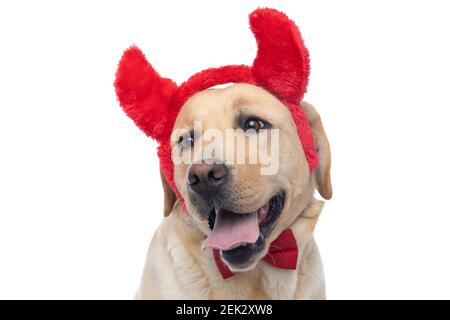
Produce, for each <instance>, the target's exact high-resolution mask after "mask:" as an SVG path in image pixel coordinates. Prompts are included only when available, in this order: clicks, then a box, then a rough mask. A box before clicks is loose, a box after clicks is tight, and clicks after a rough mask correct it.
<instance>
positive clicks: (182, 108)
mask: <svg viewBox="0 0 450 320" xmlns="http://www.w3.org/2000/svg"><path fill="white" fill-rule="evenodd" d="M250 26H251V29H252V31H253V33H254V35H255V37H256V40H257V43H258V53H257V56H256V58H255V60H254V63H253V65H252V66H251V67H248V66H226V67H221V68H216V69H207V70H205V71H202V72H200V73H198V74H196V75H194V76H192V77H191V78H190V79H189V80H188V81H186V82H185V83H183V84H181V85H180V86H177V85H176V84H175V83H174V82H173V81H171V80H170V79H167V78H163V77H161V76H160V75H159V74H158V73H157V72H156V71H155V70H154V69H153V67H152V66H151V65H150V64H149V63H148V62H147V60H146V59H145V57H144V55H143V54H142V52H141V51H140V50H139V49H138V48H137V47H131V48H130V49H128V50H127V51H126V52H125V53H124V55H123V57H122V60H121V62H120V63H119V68H118V71H117V76H116V81H115V87H116V92H117V95H118V98H119V101H120V103H121V105H122V107H123V108H124V110H125V112H126V113H127V114H128V115H129V116H130V117H131V118H132V119H133V120H134V121H135V123H136V124H137V125H138V127H139V128H141V129H142V130H143V131H144V132H145V133H146V134H147V135H148V136H150V137H152V138H154V139H156V140H157V141H158V142H159V144H160V147H159V150H158V155H159V158H160V161H161V172H162V175H161V176H162V180H163V187H164V191H165V210H164V212H165V215H168V214H169V213H170V211H171V209H172V206H173V204H174V202H175V201H176V199H178V200H180V201H181V202H182V203H183V204H184V206H185V208H186V209H187V211H188V212H189V214H191V215H192V216H193V217H194V219H196V220H197V221H198V222H199V226H200V228H201V229H202V230H203V231H204V232H205V234H206V235H208V239H207V240H206V242H205V244H204V245H205V246H208V247H213V248H217V249H220V250H221V252H222V258H223V260H224V261H225V263H227V265H228V266H229V267H230V269H231V270H233V271H242V270H246V269H249V268H252V267H253V266H254V265H255V264H256V262H257V261H258V260H259V259H260V258H261V257H262V256H264V255H265V253H266V251H267V247H268V244H270V242H271V241H272V240H274V239H275V238H276V236H277V235H278V234H279V233H280V232H281V231H283V230H284V229H286V228H287V227H289V225H290V224H291V223H292V222H293V221H294V220H295V218H296V217H297V216H298V214H300V213H301V211H302V209H303V207H304V206H305V205H306V204H307V202H308V199H310V198H311V197H312V195H313V192H314V185H315V184H316V185H317V187H318V189H319V192H320V193H321V194H322V195H323V196H324V197H325V198H329V197H331V184H330V181H329V163H330V162H329V161H330V155H329V147H328V142H327V139H326V136H325V134H324V132H323V128H322V125H321V123H320V119H319V117H318V115H317V113H316V112H315V110H314V108H313V107H312V106H310V105H307V104H304V103H303V104H302V105H300V101H301V100H302V98H303V95H304V92H305V90H306V86H307V82H308V75H309V56H308V51H307V50H306V48H305V46H304V44H303V40H302V38H301V36H300V33H299V31H298V28H297V27H296V26H295V24H294V23H293V22H292V21H291V20H289V19H288V18H287V16H286V15H284V14H283V13H281V12H278V11H276V10H273V9H258V10H255V11H254V12H253V13H252V14H251V15H250ZM225 83H235V84H234V85H232V86H230V87H227V88H225V89H208V88H211V87H213V86H215V85H219V84H225ZM196 123H197V124H198V126H199V127H200V128H197V127H196ZM230 131H231V132H232V133H231V137H230V136H229V135H228V132H230ZM217 137H219V138H217ZM239 139H240V140H241V141H243V143H241V145H239V144H228V142H230V141H236V140H239ZM212 140H214V141H216V140H217V141H216V142H217V143H212ZM220 140H221V141H222V144H220ZM204 141H205V142H207V143H205V144H203V143H202V142H204ZM255 141H256V144H255ZM242 149H244V150H245V151H243V150H242ZM247 151H248V152H247ZM205 154H206V156H205ZM261 155H265V157H261ZM239 157H240V160H241V161H239ZM319 157H320V159H319ZM180 158H181V159H182V161H179V160H180ZM267 159H269V161H266V160H267ZM208 224H209V226H210V228H211V229H213V231H212V232H211V231H209V230H208V229H207V225H208Z"/></svg>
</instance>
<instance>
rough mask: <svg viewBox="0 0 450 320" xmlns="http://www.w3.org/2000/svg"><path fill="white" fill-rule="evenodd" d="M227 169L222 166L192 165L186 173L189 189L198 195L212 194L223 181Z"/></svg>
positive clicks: (215, 164) (216, 164)
mask: <svg viewBox="0 0 450 320" xmlns="http://www.w3.org/2000/svg"><path fill="white" fill-rule="evenodd" d="M227 174H228V169H227V167H226V166H225V165H224V164H218V163H214V164H207V163H204V162H202V163H194V164H193V165H192V166H191V167H190V168H189V172H188V184H189V187H190V188H191V189H192V190H193V191H195V192H198V193H203V192H214V191H215V190H216V189H217V188H218V187H219V186H220V185H222V184H223V183H224V181H225V178H226V176H227Z"/></svg>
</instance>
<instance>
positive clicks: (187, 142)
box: [178, 135, 194, 149]
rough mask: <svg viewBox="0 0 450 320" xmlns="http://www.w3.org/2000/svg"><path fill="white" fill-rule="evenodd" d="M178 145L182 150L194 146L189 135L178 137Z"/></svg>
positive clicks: (192, 139)
mask: <svg viewBox="0 0 450 320" xmlns="http://www.w3.org/2000/svg"><path fill="white" fill-rule="evenodd" d="M178 144H179V145H180V146H181V148H182V149H189V148H190V147H192V146H193V145H194V138H192V136H190V135H184V136H180V137H179V138H178Z"/></svg>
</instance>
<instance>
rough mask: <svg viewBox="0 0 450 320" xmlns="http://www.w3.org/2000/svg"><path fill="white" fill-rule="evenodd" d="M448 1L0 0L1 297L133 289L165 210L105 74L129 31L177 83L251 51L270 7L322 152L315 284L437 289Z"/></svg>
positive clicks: (334, 289)
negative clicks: (302, 45)
mask: <svg viewBox="0 0 450 320" xmlns="http://www.w3.org/2000/svg"><path fill="white" fill-rule="evenodd" d="M447 3H448V1H421V2H416V1H371V2H369V1H326V2H325V1H308V2H306V1H298V0H295V1H276V2H275V1H220V2H219V1H179V2H173V1H159V2H156V1H154V2H151V1H142V2H137V1H122V2H115V1H104V2H101V1H95V2H94V1H72V2H68V1H64V2H63V1H27V2H25V1H2V2H1V3H0V298H44V299H45V298H62V299H65V298H88V299H90V298H132V297H133V295H134V293H135V290H136V289H137V287H138V285H139V280H140V276H141V271H142V268H143V266H144V260H145V256H146V250H147V247H148V244H149V242H150V239H151V236H152V234H153V232H154V230H155V228H156V227H157V226H158V224H159V222H160V220H161V219H162V190H161V187H160V182H159V171H158V162H157V158H156V150H155V147H156V145H155V143H154V142H153V141H151V140H149V139H147V138H146V137H145V136H144V135H143V134H142V133H140V132H139V131H138V129H137V128H136V127H135V126H134V125H133V123H132V122H131V120H129V119H128V118H127V117H126V116H125V114H124V113H123V111H122V110H121V108H120V107H119V105H118V103H117V102H116V98H115V94H114V90H113V86H112V83H113V78H114V73H115V69H116V65H117V62H118V61H119V58H120V56H121V53H122V51H123V49H125V48H127V47H128V46H129V45H130V44H132V43H136V44H137V45H139V46H140V48H141V49H142V50H143V51H144V52H145V53H146V55H147V57H148V58H149V60H150V61H151V62H152V63H153V65H154V66H155V67H156V68H157V69H158V70H159V71H160V72H161V73H162V74H163V75H164V76H167V77H171V78H172V79H174V80H175V81H177V82H178V83H180V82H181V81H183V80H185V79H186V78H187V77H188V76H190V75H191V74H193V73H195V72H197V71H200V70H202V69H205V68H207V67H212V66H219V65H225V64H241V63H246V64H251V62H252V60H253V58H254V56H255V50H256V45H255V42H254V39H253V36H252V34H251V32H250V30H249V28H248V24H247V15H248V14H249V13H250V12H251V11H252V10H253V9H254V8H256V7H257V6H270V7H275V8H278V9H281V10H283V11H284V12H286V13H287V14H288V15H289V16H290V17H291V18H292V19H293V20H295V21H296V22H297V24H298V25H299V26H300V29H301V32H302V34H303V37H304V39H305V41H306V44H307V47H308V48H309V50H310V53H311V59H312V73H311V80H310V86H309V90H308V93H307V95H306V100H308V101H310V102H312V103H314V104H315V105H316V107H317V109H318V110H319V112H320V113H321V115H322V118H323V121H324V125H325V128H326V130H327V133H328V136H329V139H330V142H331V146H332V153H333V168H332V178H333V186H334V198H333V199H332V200H331V201H329V202H328V203H327V204H326V206H325V209H324V212H323V214H322V218H321V221H320V222H319V224H318V227H317V229H316V231H317V232H316V234H317V241H318V243H319V246H320V249H321V252H322V256H323V260H324V266H325V272H326V277H327V287H328V297H329V298H331V299H337V298H344V299H347V298H357V299H366V298H377V299H378V298H388V299H390V298H450V293H449V287H450V272H449V270H450V256H449V251H450V250H449V245H450V205H449V197H448V191H449V190H448V188H449V186H448V184H449V179H450V174H449V168H448V163H449V161H450V152H449V142H448V139H449V136H450V124H449V122H450V117H449V115H450V113H449V108H450V93H449V83H450V81H449V80H450V62H449V60H450V44H449V39H450V35H449V33H450V19H449V18H448V14H449V12H450V11H449V8H448V6H447V5H446V4H447Z"/></svg>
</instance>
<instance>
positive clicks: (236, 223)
mask: <svg viewBox="0 0 450 320" xmlns="http://www.w3.org/2000/svg"><path fill="white" fill-rule="evenodd" d="M258 237H259V225H258V212H257V211H256V212H254V213H250V214H238V213H229V212H223V211H219V212H217V214H216V221H215V223H214V228H213V231H211V234H210V235H209V237H208V238H206V240H205V241H204V242H203V245H202V249H205V248H214V249H219V250H231V249H233V248H236V247H238V246H240V245H241V244H244V243H255V242H256V241H257V240H258Z"/></svg>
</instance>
